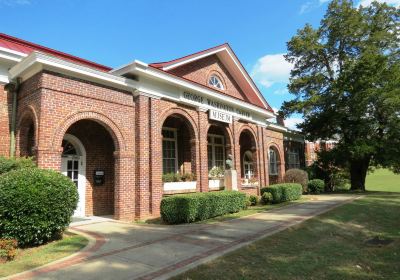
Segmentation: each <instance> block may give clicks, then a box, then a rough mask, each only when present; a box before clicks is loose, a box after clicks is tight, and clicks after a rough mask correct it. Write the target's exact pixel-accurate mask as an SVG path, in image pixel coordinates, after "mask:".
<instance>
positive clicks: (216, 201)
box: [160, 191, 247, 224]
mask: <svg viewBox="0 0 400 280" xmlns="http://www.w3.org/2000/svg"><path fill="white" fill-rule="evenodd" d="M246 200H247V198H246V194H244V193H241V192H237V191H219V192H209V193H194V194H178V195H173V196H169V197H164V198H163V199H162V200H161V209H160V210H161V217H162V219H163V221H165V222H167V223H169V224H178V223H190V222H194V221H199V220H206V219H209V218H212V217H216V216H220V215H224V214H227V213H235V212H239V211H240V210H241V209H243V208H245V207H246Z"/></svg>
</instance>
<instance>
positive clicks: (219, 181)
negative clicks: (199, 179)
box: [208, 166, 225, 189]
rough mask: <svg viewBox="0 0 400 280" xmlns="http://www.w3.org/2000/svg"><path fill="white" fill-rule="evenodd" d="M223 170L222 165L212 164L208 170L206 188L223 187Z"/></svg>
mask: <svg viewBox="0 0 400 280" xmlns="http://www.w3.org/2000/svg"><path fill="white" fill-rule="evenodd" d="M224 177H225V170H224V169H223V168H222V167H218V166H214V167H213V168H211V170H210V171H209V172H208V188H210V189H220V188H223V187H224Z"/></svg>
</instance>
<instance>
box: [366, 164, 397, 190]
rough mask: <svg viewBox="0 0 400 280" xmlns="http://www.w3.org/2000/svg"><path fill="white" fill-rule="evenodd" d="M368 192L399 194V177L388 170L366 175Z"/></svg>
mask: <svg viewBox="0 0 400 280" xmlns="http://www.w3.org/2000/svg"><path fill="white" fill-rule="evenodd" d="M365 185H366V189H367V190H368V191H384V192H400V175H398V174H394V173H393V172H392V171H390V170H388V169H377V170H375V172H371V173H370V174H368V175H367V179H366V182H365Z"/></svg>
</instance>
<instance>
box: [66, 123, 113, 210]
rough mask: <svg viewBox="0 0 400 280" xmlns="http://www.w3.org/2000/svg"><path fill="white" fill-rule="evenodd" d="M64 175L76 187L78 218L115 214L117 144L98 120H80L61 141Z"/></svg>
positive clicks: (71, 126)
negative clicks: (77, 193)
mask: <svg viewBox="0 0 400 280" xmlns="http://www.w3.org/2000/svg"><path fill="white" fill-rule="evenodd" d="M62 148H63V152H62V166H61V171H62V172H63V173H64V174H66V175H67V176H68V177H70V178H71V180H72V181H74V183H75V184H76V185H77V188H78V192H79V197H80V198H79V199H80V200H79V201H80V207H81V208H80V209H79V208H78V209H77V212H76V214H77V215H79V216H91V215H95V216H104V215H113V214H114V184H115V159H114V151H115V143H114V140H113V137H112V135H111V134H110V132H109V130H108V129H106V127H105V126H104V125H103V124H102V123H100V122H97V121H95V120H88V119H83V120H78V121H76V122H75V123H73V124H72V125H70V126H69V128H68V129H67V131H66V133H65V134H64V137H63V141H62Z"/></svg>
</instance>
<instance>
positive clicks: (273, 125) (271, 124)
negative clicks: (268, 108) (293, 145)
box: [267, 123, 288, 132]
mask: <svg viewBox="0 0 400 280" xmlns="http://www.w3.org/2000/svg"><path fill="white" fill-rule="evenodd" d="M267 127H268V128H271V129H273V130H277V131H282V132H286V131H288V129H287V128H286V127H284V126H281V125H278V124H273V123H269V124H268V126H267Z"/></svg>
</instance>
